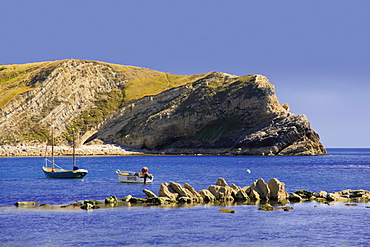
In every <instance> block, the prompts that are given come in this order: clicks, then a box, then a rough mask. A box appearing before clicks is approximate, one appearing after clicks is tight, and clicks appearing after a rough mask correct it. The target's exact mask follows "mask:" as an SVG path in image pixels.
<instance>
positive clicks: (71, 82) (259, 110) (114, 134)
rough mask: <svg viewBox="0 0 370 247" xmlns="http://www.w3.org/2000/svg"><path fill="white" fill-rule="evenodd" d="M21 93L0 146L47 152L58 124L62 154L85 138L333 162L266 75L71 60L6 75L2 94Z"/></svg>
mask: <svg viewBox="0 0 370 247" xmlns="http://www.w3.org/2000/svg"><path fill="white" fill-rule="evenodd" d="M4 68H5V69H4ZM22 68H23V67H22ZM14 74H15V75H14ZM17 78H18V80H17ZM19 78H20V79H19ZM20 85H21V86H20ZM17 87H18V88H22V90H21V91H22V92H20V93H15V96H14V97H9V100H5V101H4V100H3V101H2V102H3V103H2V104H1V101H0V107H1V108H0V145H1V144H12V145H18V144H21V143H22V144H28V145H30V144H39V143H43V142H45V141H46V140H47V139H49V131H48V130H49V128H50V125H51V124H52V123H53V124H54V125H55V126H56V132H55V134H56V136H57V141H58V142H59V143H61V144H65V143H68V141H69V140H70V139H71V137H70V136H71V133H72V131H73V130H75V131H76V130H77V132H79V140H80V144H82V143H89V142H93V141H95V140H99V141H103V142H105V143H111V144H119V145H121V146H124V147H128V148H132V149H137V150H145V151H146V152H150V153H168V154H241V155H321V154H326V151H325V148H324V147H323V146H322V144H321V143H320V140H319V135H318V134H317V133H316V132H315V131H314V130H312V129H311V127H310V123H309V121H308V120H307V118H306V116H304V115H294V114H292V113H290V112H289V106H288V105H287V104H285V105H281V104H280V103H279V102H278V98H277V96H276V95H275V92H274V86H273V85H272V84H271V83H270V82H269V81H268V79H267V78H266V77H264V76H262V75H247V76H241V77H238V76H232V75H228V74H225V73H220V72H210V73H206V74H202V75H188V76H180V75H172V74H169V73H164V72H159V71H153V70H149V69H144V68H138V67H132V66H122V65H113V64H107V63H101V62H94V61H82V60H74V59H69V60H63V61H56V62H46V63H41V64H39V65H37V66H28V67H27V68H26V69H25V68H23V69H21V68H20V67H17V66H15V65H14V66H13V67H11V65H7V66H4V67H3V69H2V70H1V69H0V89H1V90H2V91H3V92H7V91H11V89H12V88H13V89H14V88H17ZM13 91H14V90H13ZM15 91H17V90H15ZM19 91H20V90H19ZM0 94H1V93H0ZM3 94H4V93H3ZM4 95H5V94H4ZM0 96H1V97H3V98H5V96H3V95H0Z"/></svg>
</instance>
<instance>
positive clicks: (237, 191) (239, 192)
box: [230, 184, 250, 201]
mask: <svg viewBox="0 0 370 247" xmlns="http://www.w3.org/2000/svg"><path fill="white" fill-rule="evenodd" d="M230 188H231V189H232V190H233V193H232V197H234V200H235V201H248V200H250V198H249V196H248V194H247V192H246V191H245V190H244V189H242V188H241V187H239V186H236V185H235V184H231V186H230Z"/></svg>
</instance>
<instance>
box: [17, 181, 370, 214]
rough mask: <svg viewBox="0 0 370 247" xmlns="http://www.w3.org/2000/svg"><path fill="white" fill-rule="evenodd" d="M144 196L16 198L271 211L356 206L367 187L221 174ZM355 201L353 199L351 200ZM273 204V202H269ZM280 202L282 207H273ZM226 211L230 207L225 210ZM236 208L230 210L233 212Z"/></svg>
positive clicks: (368, 196) (367, 195)
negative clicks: (291, 186)
mask: <svg viewBox="0 0 370 247" xmlns="http://www.w3.org/2000/svg"><path fill="white" fill-rule="evenodd" d="M143 192H144V194H145V196H146V197H145V198H138V197H133V196H131V195H127V196H125V197H123V198H119V197H116V196H114V195H112V196H109V197H107V198H105V200H104V201H98V200H85V201H84V202H83V203H82V202H78V201H76V203H73V204H67V205H49V204H40V205H39V204H38V202H36V201H30V202H17V203H16V204H15V205H16V206H17V207H28V208H44V209H86V210H90V209H99V208H106V207H126V206H135V205H138V206H165V207H177V206H179V205H183V206H184V205H198V204H207V205H221V206H224V205H232V204H243V205H244V204H260V205H261V206H260V208H259V210H264V211H273V210H276V209H283V210H285V211H289V210H291V209H293V208H292V207H290V206H284V205H286V204H287V203H297V202H305V201H317V202H319V203H326V204H330V203H331V202H347V204H345V205H346V206H356V205H357V204H355V203H357V202H358V203H361V202H365V203H367V202H369V201H370V191H367V190H344V191H339V192H334V193H327V192H325V191H320V192H319V193H314V192H310V191H306V190H298V191H295V192H293V193H290V194H288V193H287V191H286V190H285V184H284V183H283V182H280V181H279V180H278V179H276V178H271V179H270V180H269V182H268V183H266V182H265V181H264V180H263V179H262V178H260V179H258V180H256V181H254V182H253V183H252V185H251V186H245V187H239V186H237V185H235V184H231V185H228V183H227V182H226V180H225V179H224V178H218V180H217V182H216V184H215V185H210V186H209V187H208V189H202V190H200V191H196V190H195V189H194V188H193V187H192V186H191V185H190V184H188V183H185V184H184V186H182V185H181V184H179V183H175V182H170V183H162V184H161V185H160V188H159V191H158V194H156V193H154V192H152V191H150V190H147V189H144V190H143ZM351 202H354V203H351ZM271 205H274V206H271ZM276 206H282V207H276ZM315 206H316V205H315ZM226 211H227V210H226ZM227 212H229V211H227ZM234 212H235V211H232V212H229V213H234Z"/></svg>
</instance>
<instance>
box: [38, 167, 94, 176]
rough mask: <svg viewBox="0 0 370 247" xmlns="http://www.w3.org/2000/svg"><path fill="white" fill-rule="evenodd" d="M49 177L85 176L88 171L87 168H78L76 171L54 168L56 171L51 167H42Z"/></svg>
mask: <svg viewBox="0 0 370 247" xmlns="http://www.w3.org/2000/svg"><path fill="white" fill-rule="evenodd" d="M42 170H43V171H44V173H45V176H46V177H47V178H83V177H85V176H86V174H87V173H88V171H87V170H85V169H78V170H75V171H72V170H64V169H54V172H53V171H52V169H51V168H50V167H45V166H43V167H42Z"/></svg>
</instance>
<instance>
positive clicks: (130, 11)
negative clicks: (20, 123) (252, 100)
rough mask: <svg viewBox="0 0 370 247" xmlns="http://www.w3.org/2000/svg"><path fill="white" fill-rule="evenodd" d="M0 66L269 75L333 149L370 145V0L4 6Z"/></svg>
mask: <svg viewBox="0 0 370 247" xmlns="http://www.w3.org/2000/svg"><path fill="white" fill-rule="evenodd" d="M0 8H1V14H0V30H1V33H0V64H4V65H5V64H10V63H15V64H21V63H30V62H39V61H52V60H59V59H66V58H75V59H89V60H97V61H104V62H110V63H117V64H123V65H135V66H140V67H146V68H150V69H155V70H159V71H165V72H169V73H174V74H200V73H206V72H209V71H219V72H226V73H229V74H233V75H238V76H241V75H247V74H262V75H265V76H267V78H268V79H269V80H270V82H271V83H272V84H274V85H275V91H276V94H277V96H278V98H279V101H280V103H281V104H284V103H288V104H289V105H290V108H291V111H292V113H294V114H305V115H307V117H308V119H309V121H310V123H311V127H312V128H313V129H314V130H315V131H317V132H318V133H319V134H320V136H321V141H322V143H323V144H324V146H325V147H327V148H330V147H367V148H369V147H370V64H369V62H370V1H369V0H356V1H348V0H345V1H344V0H335V1H334V0H299V1H297V0H279V1H277V0H258V1H257V0H254V1H250V0H224V1H219V0H187V1H185V0H99V1H98V0H62V1H51V0H0Z"/></svg>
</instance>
